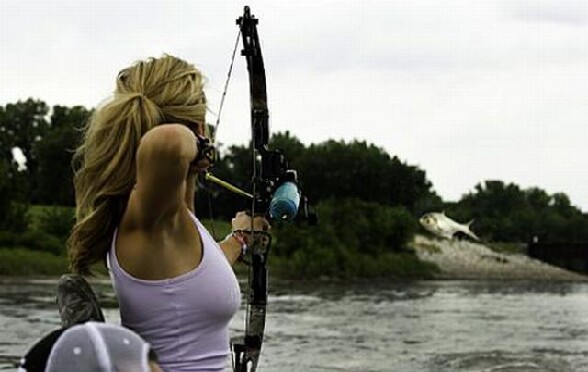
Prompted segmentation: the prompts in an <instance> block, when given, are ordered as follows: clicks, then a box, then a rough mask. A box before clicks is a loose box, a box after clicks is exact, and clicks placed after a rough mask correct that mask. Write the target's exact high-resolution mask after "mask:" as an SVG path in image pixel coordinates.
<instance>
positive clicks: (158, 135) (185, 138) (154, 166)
mask: <svg viewBox="0 0 588 372" xmlns="http://www.w3.org/2000/svg"><path fill="white" fill-rule="evenodd" d="M196 154H197V148H196V139H195V136H194V134H193V133H192V132H191V131H190V130H189V129H188V128H186V127H185V126H183V125H180V124H165V125H160V126H157V127H155V128H153V129H152V130H150V131H149V132H147V133H146V134H145V135H144V136H143V138H142V139H141V143H140V144H139V147H138V149H137V156H136V163H137V183H136V186H135V189H134V190H133V193H132V195H131V198H130V200H129V207H130V209H131V210H132V211H134V212H135V213H134V214H135V217H136V218H137V219H138V220H139V221H140V222H141V223H142V224H152V223H157V222H158V221H159V220H160V219H161V218H162V217H164V216H166V215H168V214H170V213H173V212H175V211H177V210H178V209H179V208H180V207H185V206H184V204H185V197H184V195H185V190H186V176H187V173H188V168H189V165H190V162H192V160H193V159H194V158H195V157H196Z"/></svg>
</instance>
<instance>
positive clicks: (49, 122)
mask: <svg viewBox="0 0 588 372" xmlns="http://www.w3.org/2000/svg"><path fill="white" fill-rule="evenodd" d="M91 114H92V109H88V108H85V107H82V106H74V107H65V106H53V107H49V106H48V105H47V104H46V103H44V102H43V101H41V100H37V99H32V98H30V99H27V100H26V101H18V102H16V103H13V104H7V105H5V106H0V231H8V232H16V233H22V232H25V231H27V229H29V228H30V214H29V213H27V211H28V210H29V206H30V205H49V206H70V207H71V206H73V205H74V192H73V185H72V176H73V174H72V167H71V159H72V155H73V152H74V149H75V148H76V146H77V145H78V144H79V142H80V140H81V136H82V128H83V126H84V124H85V122H86V120H87V119H88V117H89V116H90V115H91ZM270 147H271V148H279V149H282V150H283V152H284V153H285V154H286V156H287V158H288V160H289V165H290V167H291V168H293V169H296V170H297V172H298V174H299V179H300V186H301V188H302V190H303V191H304V194H305V195H306V196H307V197H308V198H309V200H310V201H311V203H312V204H314V205H315V207H316V209H317V210H318V212H319V219H320V226H319V227H318V228H315V229H314V230H305V229H306V227H304V228H302V229H300V228H298V230H297V233H293V232H292V230H291V228H290V227H288V226H278V227H277V228H276V232H277V243H276V253H277V254H278V255H280V256H282V257H284V258H287V259H288V260H289V264H290V265H291V269H292V270H294V267H295V266H296V265H294V264H293V262H303V261H305V260H307V259H309V258H311V257H314V258H316V255H317V254H319V255H320V254H323V255H324V256H325V257H323V261H325V260H326V261H329V262H331V263H334V262H342V263H341V264H338V266H341V267H339V269H338V270H347V271H349V270H351V274H350V275H354V274H353V273H354V272H355V271H358V270H359V271H361V270H363V269H362V268H358V269H357V270H355V269H349V267H353V265H355V266H357V265H358V260H357V257H358V255H363V256H362V257H364V258H365V257H367V258H365V259H366V260H367V261H365V262H364V264H363V266H362V267H364V268H365V267H368V266H370V265H371V266H374V265H376V263H375V262H377V261H378V259H377V258H378V257H379V258H381V257H383V256H385V255H387V254H389V253H394V254H403V252H407V250H406V247H407V242H409V241H410V239H411V237H412V235H413V234H414V233H415V232H417V231H419V230H418V229H419V227H418V226H417V222H416V221H417V220H418V217H419V216H420V215H422V214H423V213H426V212H430V211H441V210H445V211H446V213H447V215H448V216H450V217H452V218H454V219H455V220H458V221H462V222H463V221H467V220H470V219H474V220H475V222H474V224H473V227H472V228H473V230H474V231H475V232H476V233H477V234H478V235H480V236H482V237H483V238H484V239H485V240H488V241H502V242H528V241H530V240H531V239H533V238H539V239H542V240H549V241H588V218H587V216H586V215H585V214H583V213H582V211H581V210H579V209H578V208H576V207H575V206H573V205H572V203H571V201H570V200H569V198H568V196H567V195H565V194H563V193H556V194H552V195H550V194H548V193H547V192H545V191H544V190H542V189H540V188H539V187H533V188H529V189H522V188H520V187H519V186H517V185H516V184H513V183H507V182H503V181H481V182H480V183H479V184H478V185H475V188H474V191H471V192H468V193H466V194H464V195H463V196H462V197H461V198H460V199H459V200H458V201H456V202H447V201H444V200H442V198H441V197H440V196H439V195H438V194H437V193H436V192H435V191H434V185H433V184H432V182H431V181H430V180H429V179H428V178H427V175H426V171H425V170H423V169H420V168H419V167H418V166H414V165H410V164H408V163H407V162H405V161H403V160H401V159H399V158H398V157H397V156H393V155H390V154H389V153H387V152H386V151H385V150H384V149H382V148H381V147H378V146H376V145H374V144H369V143H367V142H365V141H351V142H345V141H335V140H328V141H325V142H321V143H313V144H310V145H306V144H303V143H302V142H301V141H300V140H299V139H298V138H296V136H294V135H293V134H291V133H290V132H283V133H275V134H273V135H272V137H271V140H270ZM15 148H18V149H19V150H20V152H22V154H23V155H24V157H25V158H26V165H25V167H22V166H21V167H20V168H19V164H18V163H17V161H16V160H15V156H14V151H15ZM220 150H221V151H220V153H221V155H220V157H219V159H218V161H217V162H216V164H215V166H214V168H213V169H212V173H214V174H215V175H216V176H218V177H219V178H221V179H224V180H226V181H229V182H231V183H233V184H235V185H236V186H238V187H240V188H242V189H245V190H247V189H249V187H250V183H251V174H252V170H251V168H252V157H251V150H250V148H249V146H248V145H232V146H228V147H225V146H222V144H221V145H220ZM199 187H200V188H201V189H203V190H205V192H199V193H198V195H197V196H198V199H197V208H198V210H197V212H198V214H199V216H200V217H201V218H209V217H212V218H215V219H228V218H230V217H232V216H233V215H234V213H235V211H236V210H239V209H242V208H246V207H247V206H248V204H249V201H248V200H246V199H244V198H243V197H241V196H238V195H235V194H232V193H230V192H228V191H226V190H222V189H220V188H218V187H217V186H215V185H209V184H206V183H204V182H203V183H202V184H201V185H199ZM210 205H212V208H211V207H209V206H210ZM58 211H59V212H55V211H53V212H52V213H53V215H50V216H48V217H47V216H46V217H47V218H45V222H46V225H47V226H48V227H46V229H50V230H52V231H54V232H55V231H56V232H57V233H55V234H56V235H58V236H59V237H60V238H63V236H64V235H67V231H68V226H69V225H68V224H70V223H71V219H72V218H73V217H72V215H71V212H69V214H68V212H64V211H71V208H70V209H58ZM59 221H62V222H59ZM60 223H61V224H66V226H61V225H60ZM286 236H287V237H288V239H285V238H284V237H286ZM0 245H2V239H0ZM303 247H313V248H303ZM301 252H302V253H301ZM305 252H306V253H305ZM317 252H319V253H317ZM321 252H322V253H321ZM350 252H351V253H350ZM313 255H314V256H313ZM369 257H372V258H369ZM372 259H373V261H374V262H372V261H370V260H372ZM360 261H361V260H360ZM368 261H369V262H368ZM380 261H382V260H380ZM306 262H308V261H306ZM313 262H316V260H314V261H313ZM388 264H389V265H391V263H390V262H388ZM292 265H293V266H292ZM302 266H303V265H302V264H300V265H298V266H296V267H298V269H300V270H302V269H301V267H302ZM376 266H377V265H376ZM317 270H324V268H317ZM354 270H355V271H354ZM376 271H377V270H376Z"/></svg>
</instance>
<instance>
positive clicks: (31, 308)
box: [0, 279, 588, 372]
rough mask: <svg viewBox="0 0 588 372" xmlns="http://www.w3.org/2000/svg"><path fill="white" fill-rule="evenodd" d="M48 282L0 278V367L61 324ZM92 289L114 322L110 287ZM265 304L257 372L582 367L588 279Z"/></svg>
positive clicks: (368, 290)
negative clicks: (264, 329)
mask: <svg viewBox="0 0 588 372" xmlns="http://www.w3.org/2000/svg"><path fill="white" fill-rule="evenodd" d="M54 286H55V280H12V279H11V280H3V281H0V369H2V370H14V367H13V366H12V364H11V363H13V361H15V360H17V359H18V358H19V356H20V355H22V354H23V353H24V352H25V351H26V349H27V348H28V346H29V345H30V344H31V343H33V342H34V341H35V340H37V339H38V338H39V337H41V335H43V334H44V333H45V332H47V331H49V330H51V329H53V328H56V327H58V325H59V317H58V314H57V308H56V306H55V302H54V295H53V291H54ZM93 286H94V288H95V289H96V290H97V292H99V294H100V295H99V296H100V299H101V302H103V303H104V304H105V305H106V307H107V309H106V316H107V318H108V321H109V322H118V320H119V318H118V315H117V309H116V302H115V300H114V296H113V294H112V289H111V288H110V286H109V285H107V282H103V283H93ZM269 300H270V304H269V305H268V317H267V324H266V338H265V342H264V346H263V352H262V356H261V359H260V366H259V368H258V370H259V371H260V372H263V371H265V372H278V371H285V372H289V371H292V372H293V371H309V372H330V371H365V372H372V371H373V372H376V371H378V372H379V371H400V372H404V371H406V372H412V371H431V372H445V371H447V372H454V371H455V372H466V371H467V372H470V371H471V372H473V371H483V372H510V371H512V372H514V371H517V372H527V371H528V372H537V371H550V372H551V371H553V372H567V371H574V372H576V371H580V372H582V371H588V284H587V283H573V282H530V281H422V282H404V283H398V282H392V281H390V282H361V283H348V282H345V283H342V282H341V283H332V282H314V283H289V282H274V283H272V286H271V294H270V299H269ZM243 321H244V311H243V310H241V311H240V312H239V313H238V315H237V316H236V317H235V319H234V321H233V322H232V323H231V332H232V333H234V334H236V333H238V332H239V331H242V330H243V328H244V327H243Z"/></svg>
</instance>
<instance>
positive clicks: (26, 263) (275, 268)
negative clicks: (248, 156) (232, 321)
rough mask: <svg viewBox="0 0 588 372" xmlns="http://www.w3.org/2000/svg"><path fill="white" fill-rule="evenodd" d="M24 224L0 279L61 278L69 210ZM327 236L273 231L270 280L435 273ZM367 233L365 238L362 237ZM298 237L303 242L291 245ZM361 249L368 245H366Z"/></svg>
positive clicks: (5, 240) (4, 254) (220, 227)
mask: <svg viewBox="0 0 588 372" xmlns="http://www.w3.org/2000/svg"><path fill="white" fill-rule="evenodd" d="M28 219H29V228H28V231H26V232H24V233H20V234H15V233H10V232H0V276H59V275H61V274H63V273H66V272H67V271H68V262H67V257H66V252H65V239H66V238H67V235H68V234H69V231H70V229H71V225H72V222H73V209H72V208H69V207H51V206H31V207H30V208H29V212H28ZM202 223H203V224H204V225H205V226H206V227H207V229H208V230H209V231H210V233H211V234H212V235H213V236H214V238H215V239H216V240H217V241H218V240H222V239H223V238H224V237H225V236H226V235H227V234H229V233H230V231H231V225H230V222H229V221H218V220H216V221H212V220H209V219H203V220H202ZM329 231H330V230H328V229H326V231H321V230H320V229H313V230H307V231H302V230H298V229H297V228H295V227H293V229H292V230H291V231H290V233H284V231H281V234H280V230H279V229H276V231H275V234H274V235H276V236H275V237H274V243H273V244H272V249H273V251H272V252H270V257H269V259H268V266H269V267H270V270H271V275H272V277H276V278H283V279H293V280H298V279H304V280H305V279H317V278H322V279H334V278H337V279H359V278H398V279H428V278H432V277H434V274H435V273H436V272H437V267H436V266H435V265H433V264H431V263H428V262H423V261H421V260H419V258H418V257H417V256H416V255H414V254H412V253H411V252H410V250H403V251H401V252H369V254H366V253H365V252H362V251H359V250H357V249H354V248H353V246H349V247H347V246H343V245H341V244H337V245H336V246H335V247H334V248H333V245H332V244H331V245H330V244H329V241H328V240H327V241H322V240H321V239H323V238H324V237H325V236H326V237H331V236H333V235H332V234H331V233H330V232H329ZM362 231H363V230H362ZM369 233H370V232H366V234H364V236H368V234H369ZM301 236H303V237H305V239H304V240H303V241H297V239H298V238H300V237H301ZM321 237H323V238H321ZM351 240H352V239H347V240H346V241H351ZM280 242H281V244H280ZM285 242H288V244H289V245H290V246H291V247H286V248H288V249H289V251H288V250H286V249H284V247H285V244H284V243H285ZM331 243H332V242H331ZM364 246H365V247H372V246H373V245H372V244H368V243H366V244H364ZM235 271H236V273H237V275H239V276H244V275H247V272H248V268H247V266H245V265H243V264H237V265H235ZM95 272H96V273H97V274H98V275H101V276H102V275H107V271H106V269H105V268H104V267H103V266H102V265H101V264H98V265H96V266H95Z"/></svg>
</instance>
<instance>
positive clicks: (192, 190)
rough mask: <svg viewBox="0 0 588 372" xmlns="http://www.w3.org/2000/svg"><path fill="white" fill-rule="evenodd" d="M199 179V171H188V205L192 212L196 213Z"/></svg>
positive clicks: (186, 198) (186, 197)
mask: <svg viewBox="0 0 588 372" xmlns="http://www.w3.org/2000/svg"><path fill="white" fill-rule="evenodd" d="M197 179H198V173H197V172H188V177H187V178H186V196H185V200H186V205H187V206H188V209H189V210H190V212H192V214H196V201H195V200H194V199H195V196H196V182H197Z"/></svg>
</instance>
